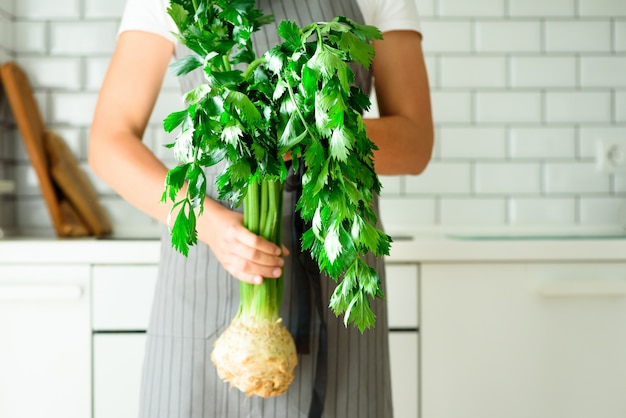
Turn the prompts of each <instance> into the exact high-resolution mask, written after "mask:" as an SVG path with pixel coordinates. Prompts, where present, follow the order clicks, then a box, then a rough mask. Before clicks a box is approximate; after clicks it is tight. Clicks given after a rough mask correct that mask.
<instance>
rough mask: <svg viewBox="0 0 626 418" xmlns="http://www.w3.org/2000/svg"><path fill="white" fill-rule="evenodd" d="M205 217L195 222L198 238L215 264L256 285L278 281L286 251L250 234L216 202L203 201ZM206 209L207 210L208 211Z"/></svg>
mask: <svg viewBox="0 0 626 418" xmlns="http://www.w3.org/2000/svg"><path fill="white" fill-rule="evenodd" d="M205 205H210V206H211V208H210V209H209V208H207V207H206V206H205V212H204V214H203V215H202V216H201V217H200V218H199V219H198V237H199V238H200V240H201V241H203V242H205V243H206V244H208V245H209V247H210V248H211V250H212V251H213V253H214V254H215V256H216V257H217V259H218V261H219V262H220V264H221V265H222V267H224V269H226V271H228V272H229V273H230V274H231V275H233V277H235V278H236V279H239V280H241V281H244V282H248V283H254V284H259V283H262V282H263V278H278V277H280V276H281V275H282V267H283V266H284V264H285V260H284V259H283V257H282V256H283V255H288V251H287V249H286V248H284V247H283V249H282V250H281V248H280V247H279V246H277V245H276V244H274V243H272V242H270V241H268V240H266V239H264V238H262V237H260V236H258V235H256V234H254V233H252V232H250V231H249V230H248V229H247V228H246V227H245V226H244V225H243V215H242V214H241V213H239V212H235V211H232V210H230V209H227V208H225V207H223V206H221V205H220V204H218V203H217V202H215V201H209V200H208V199H207V201H205ZM207 209H209V210H208V211H207Z"/></svg>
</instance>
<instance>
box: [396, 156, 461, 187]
mask: <svg viewBox="0 0 626 418" xmlns="http://www.w3.org/2000/svg"><path fill="white" fill-rule="evenodd" d="M405 182H406V186H405V187H406V193H407V194H434V195H439V194H469V193H470V191H471V168H470V164H469V163H448V162H438V161H433V162H431V163H430V164H429V165H428V167H426V170H424V172H423V173H422V174H420V175H418V176H406V179H405Z"/></svg>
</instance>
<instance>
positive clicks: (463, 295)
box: [420, 263, 626, 418]
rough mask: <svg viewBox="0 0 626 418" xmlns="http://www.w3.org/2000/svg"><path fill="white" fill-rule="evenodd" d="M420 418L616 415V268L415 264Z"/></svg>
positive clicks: (620, 312) (622, 285)
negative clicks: (418, 299) (417, 272)
mask: <svg viewBox="0 0 626 418" xmlns="http://www.w3.org/2000/svg"><path fill="white" fill-rule="evenodd" d="M420 274H421V277H420V279H421V289H420V290H421V327H420V344H421V347H420V348H421V373H422V379H421V385H422V390H421V404H422V417H425V418H459V417H472V418H473V417H480V418H501V417H507V418H528V417H533V418H552V417H559V418H561V417H567V418H589V417H598V418H623V417H625V416H626V264H625V263H603V264H599V263H596V264H593V263H568V264H558V263H545V264H541V263H517V264H505V263H501V264H447V265H444V264H424V265H422V266H421V270H420Z"/></svg>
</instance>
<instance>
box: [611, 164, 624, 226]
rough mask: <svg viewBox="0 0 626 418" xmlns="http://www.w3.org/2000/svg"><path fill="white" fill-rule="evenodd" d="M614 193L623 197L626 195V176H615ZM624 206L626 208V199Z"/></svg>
mask: <svg viewBox="0 0 626 418" xmlns="http://www.w3.org/2000/svg"><path fill="white" fill-rule="evenodd" d="M613 192H614V193H618V194H620V195H622V196H624V194H626V176H625V175H623V174H622V175H616V176H615V181H614V183H613ZM624 205H625V206H626V199H624ZM625 209H626V208H625ZM625 215H626V213H625ZM624 225H626V217H625V218H624Z"/></svg>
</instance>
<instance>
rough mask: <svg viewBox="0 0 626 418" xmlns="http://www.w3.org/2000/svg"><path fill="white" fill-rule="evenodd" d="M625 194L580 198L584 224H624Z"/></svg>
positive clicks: (581, 217)
mask: <svg viewBox="0 0 626 418" xmlns="http://www.w3.org/2000/svg"><path fill="white" fill-rule="evenodd" d="M625 205H626V201H625V199H624V197H623V196H612V197H586V196H585V197H583V198H581V199H580V223H581V224H584V225H611V226H623V225H624V220H625V219H626V217H625V215H626V214H625V211H626V206H625Z"/></svg>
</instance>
